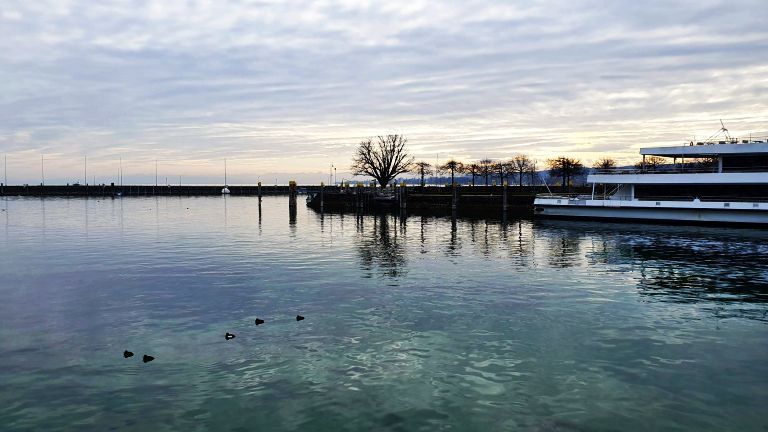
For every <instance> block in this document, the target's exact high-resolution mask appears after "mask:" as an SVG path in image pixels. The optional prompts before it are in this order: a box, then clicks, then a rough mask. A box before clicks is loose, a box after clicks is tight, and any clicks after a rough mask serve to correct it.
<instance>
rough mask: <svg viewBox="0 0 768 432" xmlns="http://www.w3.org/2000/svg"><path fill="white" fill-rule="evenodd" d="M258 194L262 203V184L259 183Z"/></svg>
mask: <svg viewBox="0 0 768 432" xmlns="http://www.w3.org/2000/svg"><path fill="white" fill-rule="evenodd" d="M256 193H257V194H258V195H259V202H261V182H259V186H258V189H257V192H256Z"/></svg>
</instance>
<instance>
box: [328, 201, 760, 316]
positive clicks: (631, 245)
mask: <svg viewBox="0 0 768 432" xmlns="http://www.w3.org/2000/svg"><path fill="white" fill-rule="evenodd" d="M355 218H356V219H355V220H356V231H357V236H356V248H357V251H358V255H359V259H360V263H361V268H362V269H363V270H365V271H367V272H369V273H370V272H372V273H374V274H378V275H380V276H385V277H391V278H398V277H402V276H403V275H405V274H407V271H408V269H407V267H408V265H409V261H410V257H409V254H420V255H423V254H428V253H431V252H433V251H442V253H443V254H444V256H446V257H451V258H455V257H460V256H463V255H466V254H467V252H466V251H464V249H466V248H470V249H471V250H472V251H473V252H472V253H477V254H480V255H482V256H486V257H489V258H491V257H502V256H503V257H508V258H512V259H514V260H513V261H511V265H514V266H516V267H518V268H520V269H521V270H523V269H525V268H534V267H540V268H541V267H543V268H549V269H554V270H557V269H571V268H585V269H590V268H592V269H594V271H598V272H602V271H610V272H623V271H632V272H635V273H634V274H636V286H637V290H638V293H639V294H640V295H641V296H643V297H645V298H648V299H649V300H654V301H657V300H658V301H666V302H720V301H722V302H730V303H733V302H752V303H766V302H768V255H766V252H768V246H766V244H768V243H765V242H764V240H765V239H766V236H767V235H766V233H764V232H760V231H756V232H755V231H747V232H744V231H739V230H728V229H712V228H695V227H665V226H643V225H631V224H590V223H583V222H567V221H531V220H523V219H517V220H511V221H507V220H505V219H501V220H491V219H479V218H466V217H465V218H460V217H456V215H455V214H454V215H451V216H449V217H443V216H434V217H429V216H427V215H424V214H421V215H418V216H412V215H411V216H408V215H403V214H397V215H395V214H391V215H390V214H380V215H368V214H357V215H356V216H355ZM409 220H410V223H411V224H413V223H416V224H418V230H417V231H416V236H417V238H416V239H414V240H417V241H415V242H413V243H409V242H408V241H407V239H408V231H407V229H406V227H407V226H408V224H409ZM321 223H322V222H321ZM398 227H399V229H398ZM430 233H432V234H433V235H430ZM745 234H746V235H745ZM755 236H757V238H755ZM537 245H538V246H537ZM588 271H589V270H588Z"/></svg>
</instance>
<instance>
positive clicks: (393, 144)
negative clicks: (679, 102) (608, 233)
mask: <svg viewBox="0 0 768 432" xmlns="http://www.w3.org/2000/svg"><path fill="white" fill-rule="evenodd" d="M407 142H408V139H407V138H405V137H404V136H403V135H385V136H379V137H377V138H376V139H373V138H368V139H365V140H363V141H361V142H360V144H359V145H358V148H357V151H356V153H355V156H354V158H353V164H352V172H353V173H354V174H355V175H367V176H370V177H373V178H374V179H376V181H377V182H378V183H379V184H380V185H381V187H386V186H387V185H388V184H389V183H390V182H391V181H392V180H394V179H395V178H396V177H397V176H398V175H400V174H405V173H409V172H410V173H414V174H417V175H419V177H420V178H421V185H422V186H424V185H425V182H426V178H427V177H428V176H431V175H433V174H450V175H451V184H455V183H456V175H457V174H459V175H468V176H469V177H470V178H471V184H472V186H474V185H475V180H476V179H477V178H478V177H479V178H481V179H484V180H485V185H486V186H488V184H489V181H490V180H492V179H494V178H496V179H498V180H499V183H504V182H505V181H509V180H510V179H516V180H517V184H518V186H523V184H524V183H525V182H526V180H527V183H528V184H529V185H535V184H537V183H538V181H537V177H538V171H537V166H536V163H537V162H536V160H534V159H531V158H530V157H528V156H526V155H523V154H518V155H516V156H514V157H512V158H511V159H508V160H492V159H482V160H480V161H477V162H470V163H464V162H461V161H458V160H455V159H450V160H449V161H447V162H445V163H444V164H442V165H439V166H437V167H435V166H433V165H432V164H430V163H429V162H426V161H416V160H415V158H414V157H413V156H410V155H409V154H408V152H407V151H406V149H405V145H406V143H407ZM665 162H666V160H665V159H664V158H661V157H657V156H650V157H647V158H646V159H645V160H644V161H642V162H638V163H637V164H636V167H637V168H642V169H655V168H656V167H658V166H659V165H662V164H664V163H665ZM707 163H711V162H707ZM546 165H547V171H548V172H549V175H550V176H552V177H554V178H557V179H559V180H560V184H561V185H562V186H563V187H564V188H567V187H570V185H571V184H572V182H573V180H574V179H575V178H576V177H578V176H580V175H582V174H584V172H585V171H586V168H585V166H584V165H583V164H582V163H581V161H580V160H579V159H575V158H570V157H565V156H559V157H556V158H552V159H548V160H547V162H546ZM592 167H593V168H595V169H599V170H612V169H615V168H616V161H615V160H614V159H611V158H602V159H599V160H598V161H596V162H595V163H594V165H593V166H592Z"/></svg>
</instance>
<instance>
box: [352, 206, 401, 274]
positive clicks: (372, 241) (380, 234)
mask: <svg viewBox="0 0 768 432" xmlns="http://www.w3.org/2000/svg"><path fill="white" fill-rule="evenodd" d="M393 218H394V216H390V215H388V214H381V215H377V216H369V217H366V216H363V215H359V216H358V218H357V223H356V228H357V234H358V235H357V236H356V238H355V243H356V247H357V251H358V254H359V256H360V267H361V269H363V270H364V271H366V272H368V273H369V274H370V273H376V274H379V275H383V276H388V277H392V278H397V277H400V276H403V275H404V274H405V273H406V268H405V266H406V264H407V261H406V258H405V255H406V249H405V244H404V243H405V241H404V238H403V236H401V235H400V234H401V233H399V232H398V226H397V225H395V226H394V227H393V226H392V225H391V224H390V222H391V221H390V219H393ZM366 219H367V220H366ZM366 222H367V223H366Z"/></svg>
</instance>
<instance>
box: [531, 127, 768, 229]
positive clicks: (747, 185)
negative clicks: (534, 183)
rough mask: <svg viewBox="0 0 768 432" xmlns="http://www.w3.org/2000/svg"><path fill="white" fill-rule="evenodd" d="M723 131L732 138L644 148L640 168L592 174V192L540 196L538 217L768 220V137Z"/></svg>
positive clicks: (672, 220)
mask: <svg viewBox="0 0 768 432" xmlns="http://www.w3.org/2000/svg"><path fill="white" fill-rule="evenodd" d="M721 131H723V132H725V134H726V137H727V139H726V140H724V141H713V140H708V141H709V142H699V143H697V145H694V144H693V143H691V144H690V145H685V146H679V147H650V148H642V149H640V154H641V155H642V156H643V163H642V164H641V166H640V168H639V169H631V170H625V169H609V170H599V171H597V172H596V173H593V174H590V175H589V176H588V178H587V182H588V183H590V184H592V194H591V195H583V196H577V197H568V196H555V195H552V194H548V195H540V196H537V197H536V200H535V201H534V209H535V212H536V215H537V216H543V217H562V218H585V219H630V220H655V221H666V222H682V223H721V224H722V223H725V224H766V225H768V195H766V192H765V191H766V188H767V187H768V142H766V140H765V139H752V138H750V139H749V140H741V141H739V140H737V139H732V138H730V136H729V135H727V130H726V129H725V128H723V129H722V130H721ZM715 136H717V135H715ZM646 156H651V157H652V158H653V159H652V160H653V162H654V163H656V161H657V160H658V159H659V158H667V159H670V158H671V159H672V160H671V162H672V163H671V164H665V165H654V166H650V165H648V164H646ZM686 162H687V163H686ZM597 185H603V187H601V188H599V189H597V188H596V186H597ZM601 189H602V190H603V191H604V193H602V194H601V193H599V191H600V190H601ZM596 191H597V192H598V193H597V194H596ZM607 191H610V192H607Z"/></svg>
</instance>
